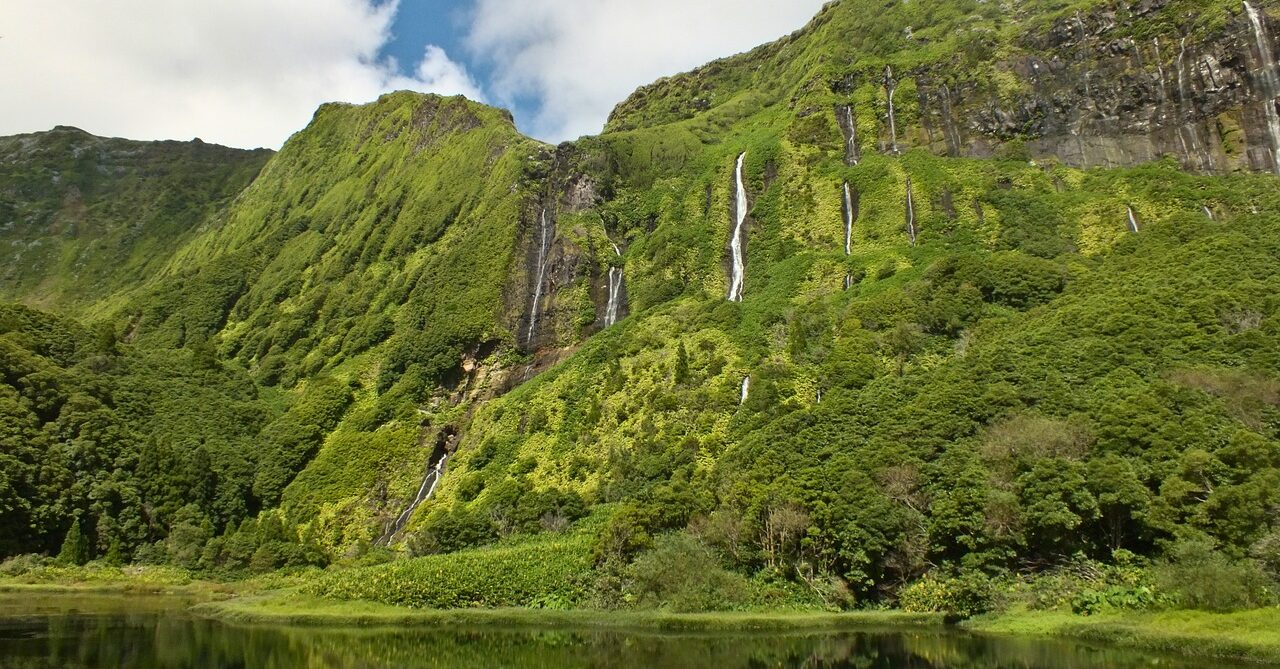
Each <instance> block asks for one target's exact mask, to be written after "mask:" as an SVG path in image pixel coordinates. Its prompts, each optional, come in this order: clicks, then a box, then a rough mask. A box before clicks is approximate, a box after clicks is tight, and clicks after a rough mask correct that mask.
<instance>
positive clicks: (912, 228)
mask: <svg viewBox="0 0 1280 669" xmlns="http://www.w3.org/2000/svg"><path fill="white" fill-rule="evenodd" d="M918 235H919V231H918V230H917V229H916V198H915V195H913V194H912V193H911V177H907V236H908V237H910V238H911V245H912V246H915V245H916V238H917V236H918Z"/></svg>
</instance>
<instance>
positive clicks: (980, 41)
mask: <svg viewBox="0 0 1280 669" xmlns="http://www.w3.org/2000/svg"><path fill="white" fill-rule="evenodd" d="M1273 24H1274V19H1272V18H1271V16H1270V14H1269V9H1268V7H1267V6H1266V5H1264V4H1262V3H1258V4H1256V5H1250V4H1249V3H1243V2H1236V1H1235V0H1231V1H1230V2H1226V1H1222V2H1210V3H1191V2H1186V1H1183V2H1178V1H1175V0H1153V1H1150V2H1142V3H1136V4H1130V3H1085V4H1082V5H1080V6H1079V7H1073V8H1071V9H1069V10H1064V9H1062V8H1060V7H1048V6H1045V7H1043V8H1041V7H1039V3H1023V4H1022V5H1020V6H1019V7H1018V8H1017V9H1014V8H1012V7H997V6H996V5H994V4H986V3H977V2H960V3H950V4H948V5H946V6H937V5H934V4H929V3H924V4H911V3H904V4H903V5H902V6H897V5H886V6H884V7H880V6H877V5H875V3H870V2H863V1H860V0H845V1H844V2H840V3H833V4H831V5H829V6H828V7H827V8H825V9H824V10H823V12H822V14H821V15H819V17H818V18H817V19H815V20H814V21H813V22H812V23H811V24H810V25H809V26H808V27H806V28H805V29H804V30H802V31H799V32H797V33H796V34H794V35H792V36H790V37H788V38H786V39H784V40H781V41H779V42H777V43H775V44H771V45H768V46H766V47H761V48H760V49H757V50H755V51H752V52H750V53H747V54H743V55H741V56H736V57H734V58H730V59H726V60H724V61H717V62H716V63H713V64H711V65H708V66H706V67H704V68H701V69H699V70H695V71H693V72H690V73H688V74H683V75H679V76H676V77H672V78H670V79H665V80H663V81H661V82H658V83H656V84H654V85H652V86H648V87H645V88H642V89H640V90H639V91H637V92H636V93H635V94H634V95H633V96H632V97H631V98H629V99H628V100H626V101H625V102H623V103H621V104H620V105H618V107H617V108H616V109H615V110H614V112H613V115H612V116H611V118H610V122H609V126H608V129H609V131H610V132H625V131H629V130H636V129H640V128H645V127H656V126H660V125H663V124H668V123H674V122H680V121H689V120H693V119H699V118H703V119H706V120H708V121H712V120H713V119H714V121H712V122H724V121H725V120H726V119H728V118H733V117H740V116H741V115H742V113H743V111H744V109H752V108H756V109H758V108H759V107H761V106H765V107H767V106H769V105H772V104H776V103H778V102H779V101H781V100H783V99H787V97H786V96H789V100H788V104H789V107H790V109H791V110H792V111H793V112H794V113H795V114H796V115H797V116H798V117H799V118H801V119H810V118H812V117H813V116H815V115H824V116H827V118H826V119H823V120H821V121H818V120H816V119H815V120H811V121H808V123H809V124H810V125H811V126H813V127H811V128H810V130H811V131H813V132H814V133H816V134H815V136H814V138H813V141H814V143H815V144H819V145H822V146H823V147H824V148H827V149H828V150H830V149H831V148H833V147H832V145H831V142H833V141H840V142H841V145H842V146H843V149H844V156H845V163H846V164H847V165H853V164H856V162H857V161H858V160H859V158H860V155H861V153H862V151H864V150H871V151H880V152H887V153H895V152H897V151H901V150H905V149H907V148H910V147H925V148H928V149H929V150H931V151H932V152H934V153H936V154H938V155H947V156H968V157H978V158H987V157H994V156H1021V155H1026V156H1028V157H1031V158H1036V159H1046V158H1052V159H1057V160H1060V161H1062V162H1063V163H1064V164H1067V165H1071V166H1074V167H1117V166H1132V165H1138V164H1142V163H1147V162H1152V161H1155V160H1160V159H1162V158H1165V157H1169V158H1171V159H1173V160H1176V161H1177V162H1178V163H1179V164H1181V165H1182V166H1183V167H1184V168H1186V169H1190V170H1195V171H1198V172H1203V173H1227V172H1231V171H1235V170H1252V171H1268V172H1274V171H1276V170H1277V165H1276V161H1275V160H1274V156H1275V154H1276V153H1277V150H1278V149H1277V147H1276V146H1274V145H1275V143H1276V142H1277V141H1280V130H1276V131H1273V128H1277V127H1280V125H1278V124H1280V121H1277V120H1276V119H1277V118H1280V117H1278V116H1277V112H1276V111H1275V109H1274V107H1275V104H1276V103H1275V99H1276V97H1277V94H1278V93H1280V89H1278V88H1277V87H1278V86H1280V83H1278V82H1280V79H1278V78H1277V76H1278V75H1277V72H1276V58H1275V52H1276V49H1277V43H1276V31H1275V30H1274V29H1273ZM913 26H914V28H915V29H912V27H913ZM824 89H825V90H824ZM824 101H825V102H826V103H827V104H822V102H824ZM891 107H892V109H891Z"/></svg>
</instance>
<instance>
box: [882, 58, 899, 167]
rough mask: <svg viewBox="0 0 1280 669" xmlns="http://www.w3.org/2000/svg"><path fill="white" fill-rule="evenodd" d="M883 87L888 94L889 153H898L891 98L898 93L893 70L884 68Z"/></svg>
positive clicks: (896, 127)
mask: <svg viewBox="0 0 1280 669" xmlns="http://www.w3.org/2000/svg"><path fill="white" fill-rule="evenodd" d="M884 86H885V88H886V89H887V90H888V92H889V142H890V147H891V149H890V150H891V151H892V152H893V153H894V154H897V153H898V123H897V120H896V119H895V118H894V113H893V96H894V95H895V94H897V92H898V82H896V81H894V79H893V68H892V67H889V66H888V65H885V66H884Z"/></svg>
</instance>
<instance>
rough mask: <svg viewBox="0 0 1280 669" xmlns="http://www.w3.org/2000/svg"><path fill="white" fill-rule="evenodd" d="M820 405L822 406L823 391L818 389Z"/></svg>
mask: <svg viewBox="0 0 1280 669" xmlns="http://www.w3.org/2000/svg"><path fill="white" fill-rule="evenodd" d="M818 404H822V389H821V388H819V389H818Z"/></svg>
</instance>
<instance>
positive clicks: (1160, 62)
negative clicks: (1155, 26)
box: [1151, 37, 1169, 102]
mask: <svg viewBox="0 0 1280 669" xmlns="http://www.w3.org/2000/svg"><path fill="white" fill-rule="evenodd" d="M1151 41H1152V42H1154V43H1155V45H1156V72H1158V73H1159V74H1160V101H1161V102H1164V101H1165V100H1168V99H1169V93H1168V91H1166V90H1165V87H1164V57H1163V56H1161V55H1160V38H1159V37H1153V38H1152V40H1151Z"/></svg>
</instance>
